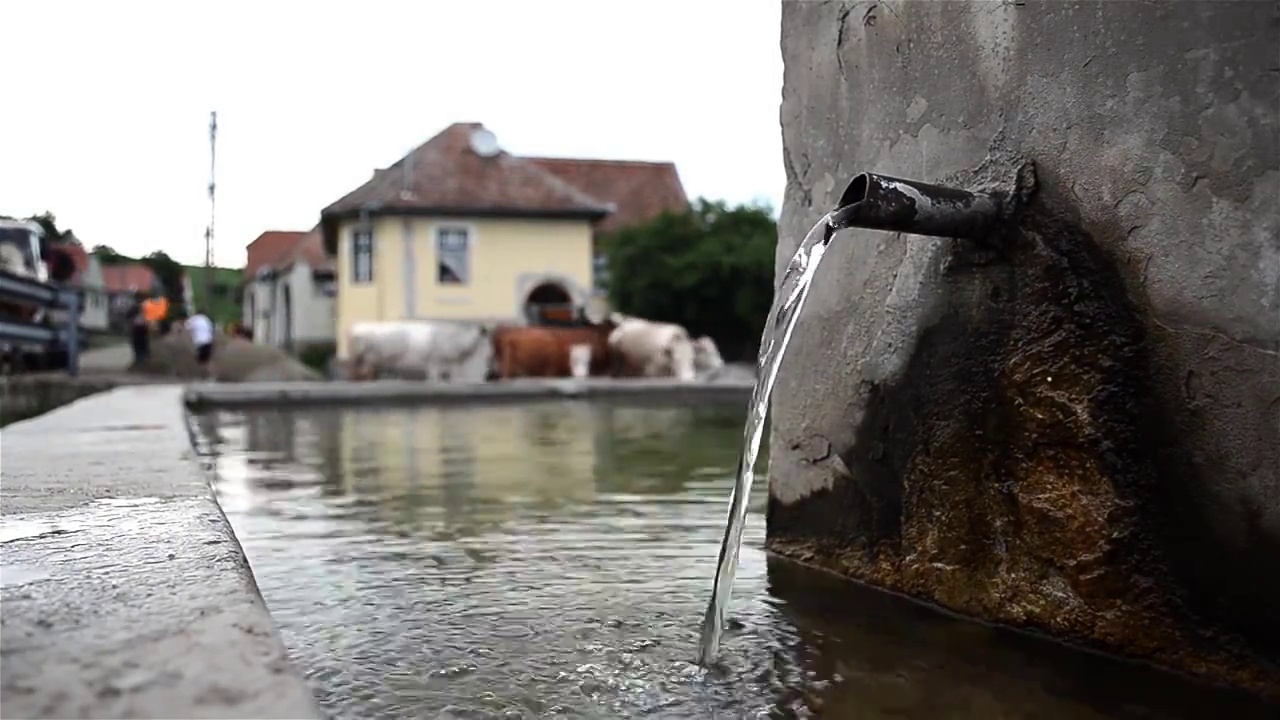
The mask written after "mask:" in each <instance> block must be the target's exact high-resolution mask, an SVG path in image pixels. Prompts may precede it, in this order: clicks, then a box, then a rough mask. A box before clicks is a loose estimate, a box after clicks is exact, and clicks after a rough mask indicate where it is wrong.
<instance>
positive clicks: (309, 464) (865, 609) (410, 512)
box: [196, 401, 1274, 720]
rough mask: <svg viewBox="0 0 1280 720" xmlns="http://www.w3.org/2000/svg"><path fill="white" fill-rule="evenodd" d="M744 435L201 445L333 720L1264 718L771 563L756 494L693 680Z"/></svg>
mask: <svg viewBox="0 0 1280 720" xmlns="http://www.w3.org/2000/svg"><path fill="white" fill-rule="evenodd" d="M744 417H745V410H744V408H742V407H740V406H739V405H738V404H736V403H733V404H729V405H717V404H710V405H706V406H701V407H695V408H665V407H660V406H654V405H652V404H649V405H645V406H630V407H629V406H626V405H619V404H613V403H602V402H595V403H593V402H586V401H560V402H553V403H531V404H519V405H516V404H510V405H485V406H475V407H466V406H453V407H448V408H419V409H372V408H362V409H341V410H339V409H314V408H308V409H306V410H299V411H296V412H282V411H265V410H264V411H251V412H234V413H232V412H219V413H209V414H205V415H202V416H200V417H198V418H197V419H196V428H197V435H198V437H199V442H198V444H199V446H200V450H201V452H202V454H203V455H204V457H205V460H206V462H208V463H209V464H210V466H211V467H213V469H214V470H216V472H217V475H216V477H217V480H216V487H217V489H218V492H219V496H220V500H221V502H222V504H223V507H224V509H225V510H226V512H227V515H228V517H229V518H230V519H231V522H232V525H233V526H234V528H235V530H236V533H237V535H238V536H239V538H240V541H241V543H242V544H243V545H244V548H245V552H246V554H247V555H248V557H249V560H250V562H251V564H252V566H253V570H254V572H255V574H256V576H257V579H258V584H259V586H260V587H261V590H262V593H263V595H264V597H265V598H266V601H267V604H268V605H269V607H270V609H271V611H272V614H273V616H274V617H275V620H276V622H277V624H278V626H279V627H280V630H281V632H282V634H283V637H284V640H285V643H286V645H287V646H288V647H289V649H290V652H291V653H292V655H293V658H294V660H295V662H296V663H297V664H298V666H299V669H300V670H301V671H302V672H303V673H304V674H305V675H306V677H307V679H308V682H309V683H310V684H311V686H312V688H313V690H314V692H315V694H316V697H317V700H318V702H319V704H320V706H321V707H322V708H323V709H324V710H325V711H326V712H327V713H329V714H331V715H332V716H333V717H339V718H393V717H473V718H521V717H527V718H533V717H580V718H619V717H654V718H675V719H677V720H679V719H683V718H689V719H691V720H692V719H695V718H696V719H697V720H704V719H706V718H800V717H830V718H889V717H892V718H922V719H923V718H928V719H929V720H933V719H934V718H941V717H947V718H974V719H979V718H980V719H981V720H995V719H998V718H1072V719H1077V718H1103V717H1120V718H1148V717H1161V718H1181V717H1188V718H1189V717H1202V716H1204V715H1205V714H1206V713H1215V714H1218V713H1223V712H1229V713H1234V714H1235V716H1238V717H1270V714H1269V712H1268V709H1266V708H1262V707H1259V706H1257V705H1256V704H1255V703H1254V702H1253V701H1251V700H1248V699H1245V698H1241V697H1238V696H1236V695H1234V694H1230V693H1227V692H1225V691H1219V690H1215V689H1210V688H1205V687H1203V686H1200V685H1195V684H1192V683H1189V682H1187V681H1184V680H1181V679H1179V678H1177V677H1174V676H1172V675H1168V674H1165V673H1161V672H1158V671H1155V670H1153V669H1150V668H1146V667H1142V666H1137V665H1132V664H1128V663H1123V662H1120V661H1118V660H1114V659H1111V658H1105V657H1100V656H1096V655H1091V654H1086V653H1082V652H1078V651H1075V650H1071V649H1068V648H1064V647H1062V646H1059V645H1056V644H1053V643H1050V642H1048V641H1044V640H1040V639H1037V638H1031V637H1027V636H1023V635H1017V634H1014V633H1012V632H1008V631H1004V630H998V629H994V628H989V627H986V626H983V625H978V624H975V623H971V622H966V621H963V620H959V619H956V618H952V617H949V616H946V615H944V614H941V613H939V612H936V611H934V610H932V609H929V608H924V607H921V606H919V605H916V604H913V603H911V602H908V601H905V600H903V599H900V598H895V597H892V596H888V595H885V594H883V593H879V592H876V591H872V590H868V589H866V588H862V587H860V586H857V585H855V584H853V583H849V582H846V581H844V580H841V579H839V578H835V577H833V576H830V575H827V574H824V573H821V572H817V571H814V570H811V569H808V568H804V567H799V566H796V565H794V564H792V563H789V562H786V561H782V560H776V559H771V558H767V557H766V555H765V553H764V552H763V550H762V548H763V543H764V508H765V498H766V496H767V495H766V492H767V488H766V487H765V483H763V482H761V483H757V484H756V487H755V488H754V489H753V491H752V495H751V501H750V504H749V513H748V523H747V527H746V531H745V542H744V546H743V551H742V556H741V561H740V565H739V571H738V577H737V581H736V583H735V586H734V590H735V591H734V595H733V599H732V603H731V605H730V609H729V613H728V617H729V623H728V624H729V630H728V631H727V632H726V635H725V637H724V639H723V642H722V646H721V650H720V653H719V655H718V657H719V662H718V663H717V664H716V665H714V666H713V667H712V668H711V669H710V670H703V669H701V668H699V667H698V666H697V665H695V664H694V663H693V661H694V659H695V657H696V654H697V644H698V631H699V623H700V620H701V617H702V613H703V610H704V607H705V604H706V600H707V596H708V594H709V592H710V587H711V580H712V577H713V575H714V572H715V564H716V556H717V552H718V546H719V543H720V540H721V537H722V535H723V533H724V523H725V500H726V498H727V497H728V494H729V491H730V488H731V487H732V484H733V474H734V470H735V466H736V463H737V458H738V452H739V448H740V443H741V438H742V425H743V420H744ZM765 466H766V462H765V461H762V463H761V467H765ZM1271 711H1272V712H1273V711H1274V709H1271Z"/></svg>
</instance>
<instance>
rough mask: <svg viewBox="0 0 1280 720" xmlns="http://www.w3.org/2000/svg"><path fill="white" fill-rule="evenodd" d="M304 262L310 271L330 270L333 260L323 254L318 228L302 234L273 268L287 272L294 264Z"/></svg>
mask: <svg viewBox="0 0 1280 720" xmlns="http://www.w3.org/2000/svg"><path fill="white" fill-rule="evenodd" d="M299 261H301V262H305V263H306V264H307V265H308V266H309V267H310V268H311V269H312V270H332V269H333V258H330V257H329V256H328V255H326V254H325V251H324V241H323V239H322V238H321V235H320V227H319V226H316V227H315V228H313V229H312V230H311V231H310V232H308V233H304V234H303V236H302V238H301V239H300V240H298V242H296V243H294V245H293V248H292V249H291V250H290V251H289V252H288V253H286V254H285V256H284V257H283V258H281V259H280V261H279V262H278V263H276V265H275V267H276V268H278V269H280V270H287V269H288V268H290V267H292V266H293V264H294V263H296V262H299Z"/></svg>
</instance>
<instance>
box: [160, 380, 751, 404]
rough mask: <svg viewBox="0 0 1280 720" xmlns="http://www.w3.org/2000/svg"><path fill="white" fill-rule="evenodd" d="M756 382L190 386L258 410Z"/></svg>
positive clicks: (661, 398)
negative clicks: (264, 406) (299, 406)
mask: <svg viewBox="0 0 1280 720" xmlns="http://www.w3.org/2000/svg"><path fill="white" fill-rule="evenodd" d="M753 388H754V381H751V382H748V381H743V380H724V381H711V382H691V383H681V382H675V381H672V380H667V379H627V380H613V379H607V378H589V379H583V380H569V379H533V378H531V379H527V380H513V381H508V382H489V383H424V382H408V381H401V380H382V381H376V382H344V381H336V382H290V383H234V384H231V383H228V384H221V383H204V384H198V385H191V386H188V387H187V390H186V394H185V400H186V403H187V406H188V407H190V408H191V409H193V410H198V409H202V408H205V407H249V406H259V405H273V406H277V407H278V406H281V405H365V404H369V405H372V404H377V405H389V404H393V403H415V404H432V405H441V404H462V403H480V402H517V401H531V400H557V399H565V398H615V399H623V398H625V399H627V400H629V401H652V402H661V403H681V402H683V403H696V402H705V401H716V400H726V401H727V400H734V401H741V402H744V403H745V402H746V401H747V400H748V399H750V397H751V391H752V389H753Z"/></svg>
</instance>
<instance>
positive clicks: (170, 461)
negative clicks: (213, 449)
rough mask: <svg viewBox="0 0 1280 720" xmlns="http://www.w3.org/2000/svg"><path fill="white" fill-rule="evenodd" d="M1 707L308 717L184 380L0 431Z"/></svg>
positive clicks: (28, 712)
mask: <svg viewBox="0 0 1280 720" xmlns="http://www.w3.org/2000/svg"><path fill="white" fill-rule="evenodd" d="M0 453H2V455H0V463H2V465H0V474H2V476H3V483H2V485H0V500H2V502H0V513H2V514H0V602H2V603H3V607H4V613H3V616H0V647H2V648H3V662H4V672H3V677H2V687H0V706H3V708H4V715H5V716H6V717H24V718H45V717H109V718H125V717H132V718H175V717H183V718H210V717H254V718H309V717H317V711H316V709H315V706H314V704H313V702H312V699H311V696H310V694H309V692H308V690H307V688H306V686H305V684H304V683H303V680H302V678H301V677H300V676H299V675H298V673H297V672H296V670H295V669H294V668H293V666H292V665H291V664H290V662H289V660H288V656H287V653H286V651H285V648H284V646H283V645H282V643H281V641H280V638H279V635H278V634H277V632H276V629H275V626H274V625H273V624H272V621H271V618H270V616H269V615H268V612H267V608H266V606H265V605H264V603H263V601H262V598H261V596H260V595H259V593H258V588H257V584H256V582H255V581H254V578H253V574H252V572H251V571H250V569H249V565H248V562H247V561H246V560H245V557H244V554H243V552H242V551H241V549H240V545H239V543H238V541H237V540H236V537H235V534H234V533H233V532H232V529H231V526H230V525H229V524H228V522H227V520H226V518H225V516H224V515H223V514H222V510H221V509H220V508H219V507H218V505H217V502H216V501H215V499H214V497H213V494H212V491H211V489H210V487H209V484H208V480H207V478H206V477H205V475H204V471H202V470H201V468H200V467H199V465H198V464H197V462H196V459H195V457H194V454H193V452H192V450H191V447H190V441H189V436H188V433H187V426H186V419H185V417H184V415H183V410H182V388H181V387H180V386H172V385H171V386H137V387H123V388H117V389H115V390H111V391H109V392H105V393H102V394H99V395H95V396H93V397H89V398H86V399H82V400H79V401H77V402H73V403H72V404H70V405H67V406H65V407H62V408H59V409H57V410H54V411H52V412H50V413H48V414H45V415H43V416H40V417H38V418H35V419H32V420H28V421H25V422H18V423H14V424H13V425H10V426H8V427H6V428H4V429H3V430H2V431H0Z"/></svg>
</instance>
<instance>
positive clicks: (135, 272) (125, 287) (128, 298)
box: [102, 262, 164, 328]
mask: <svg viewBox="0 0 1280 720" xmlns="http://www.w3.org/2000/svg"><path fill="white" fill-rule="evenodd" d="M102 287H103V289H104V290H106V293H107V319H108V322H109V324H110V325H111V326H112V327H116V328H123V327H125V325H126V322H125V319H124V314H125V312H127V311H128V310H129V307H130V306H131V305H132V304H133V301H134V297H135V295H136V293H138V292H144V293H147V294H148V295H151V294H155V293H159V292H163V290H164V288H163V287H162V285H161V283H160V280H159V278H157V277H156V274H155V272H153V271H152V270H151V268H150V267H148V266H147V265H146V264H145V263H139V262H133V263H122V264H119V265H105V266H103V268H102Z"/></svg>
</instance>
